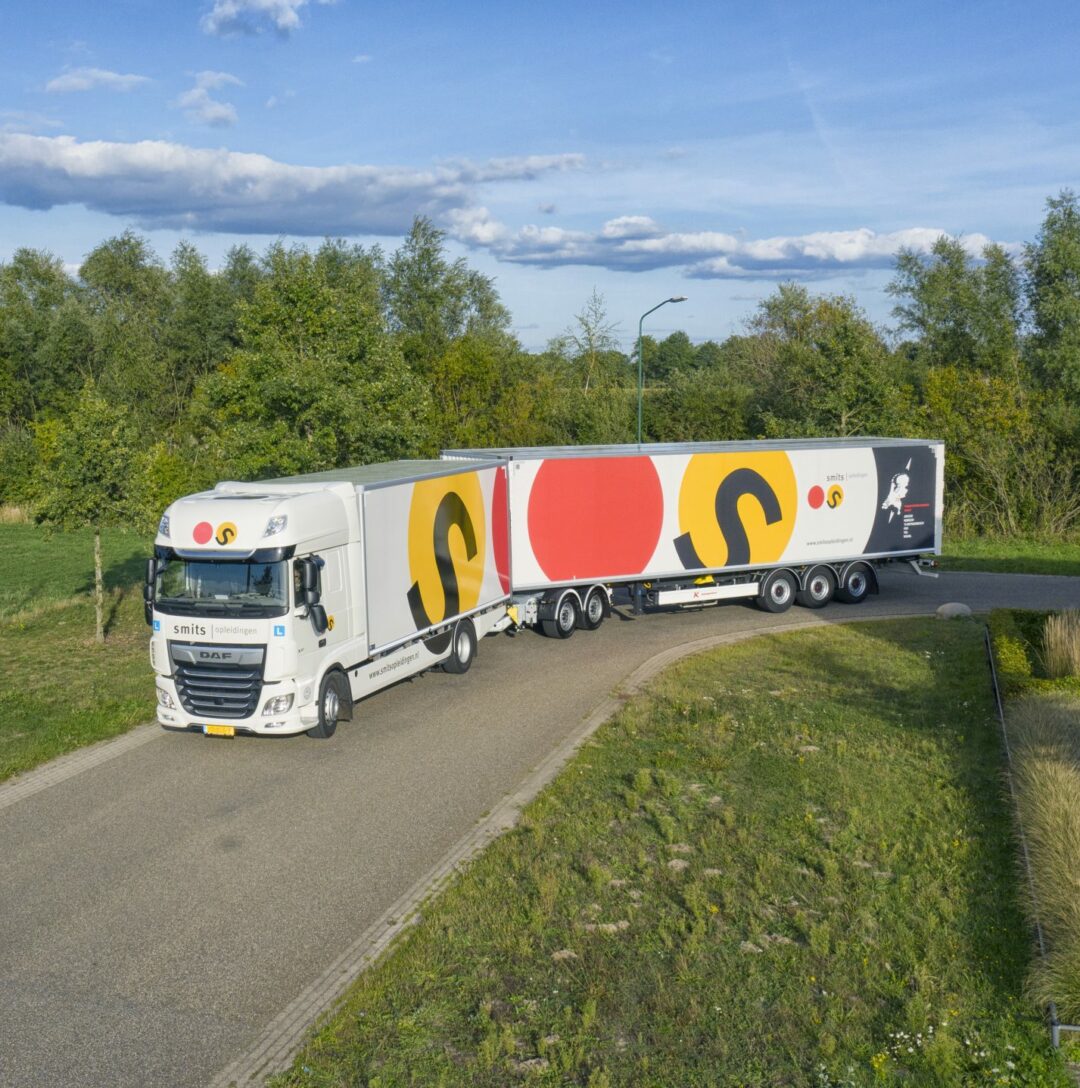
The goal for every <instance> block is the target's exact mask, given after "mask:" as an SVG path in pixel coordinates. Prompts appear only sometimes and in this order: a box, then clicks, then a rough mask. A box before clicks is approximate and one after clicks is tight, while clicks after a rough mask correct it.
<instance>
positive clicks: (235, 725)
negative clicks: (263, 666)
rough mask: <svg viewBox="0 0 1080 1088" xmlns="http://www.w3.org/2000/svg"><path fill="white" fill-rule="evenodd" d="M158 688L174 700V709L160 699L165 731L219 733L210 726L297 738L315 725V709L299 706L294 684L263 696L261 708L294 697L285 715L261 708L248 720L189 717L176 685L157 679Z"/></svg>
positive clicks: (159, 714)
mask: <svg viewBox="0 0 1080 1088" xmlns="http://www.w3.org/2000/svg"><path fill="white" fill-rule="evenodd" d="M155 679H156V682H157V686H158V689H159V690H160V691H163V692H165V693H166V695H168V697H169V698H170V699H171V700H172V704H173V705H172V706H163V705H162V703H161V700H160V697H159V699H158V707H157V721H158V724H159V725H160V726H162V727H163V728H165V729H174V730H178V731H181V732H198V733H214V732H217V731H218V730H216V729H214V728H208V727H225V729H231V730H232V731H233V733H232V734H227V735H235V734H246V735H248V736H276V737H287V736H295V735H296V734H297V733H304V732H306V731H307V730H308V729H310V728H311V727H312V726H313V725H314V724H315V713H316V711H315V707H314V706H311V705H309V706H298V705H297V699H298V695H299V693H298V692H297V691H296V687H295V685H294V684H275V685H274V686H273V688H272V689H270V690H269V691H268V690H267V688H266V687H264V688H263V692H262V694H261V695H260V699H259V703H260V708H261V707H262V706H265V704H266V702H267V700H268V699H270V698H272V697H274V696H278V695H289V694H292V696H293V705H292V707H291V708H290V709H289V710H287V711H286V712H285V713H283V714H270V715H265V716H264V715H263V713H262V711H261V709H260V710H259V711H257V712H256V713H254V714H251V715H249V716H248V717H246V718H224V717H222V718H207V717H203V716H201V715H194V714H189V713H188V712H187V711H186V710H185V709H184V708H183V706H182V705H181V702H180V696H179V694H178V693H177V690H176V686H175V684H174V683H173V682H172V680H171V679H169V678H168V677H166V676H157V677H156V678H155Z"/></svg>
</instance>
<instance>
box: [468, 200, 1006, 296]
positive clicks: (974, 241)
mask: <svg viewBox="0 0 1080 1088" xmlns="http://www.w3.org/2000/svg"><path fill="white" fill-rule="evenodd" d="M449 219H450V224H451V228H450V229H451V233H452V234H453V236H454V237H455V238H457V239H458V241H461V242H463V243H465V244H466V245H471V246H476V247H482V248H486V249H489V250H490V251H491V252H492V253H493V254H494V255H495V256H496V257H498V258H499V259H500V260H503V261H508V262H511V263H514V264H528V265H534V266H539V267H544V268H552V267H559V266H567V265H587V266H594V267H599V268H605V269H608V270H609V271H613V272H633V271H650V270H652V269H657V268H681V269H682V272H683V275H685V276H687V277H688V278H691V279H731V278H754V279H769V278H782V277H791V276H802V275H811V274H817V275H821V274H829V273H832V272H840V271H844V270H857V269H865V268H888V267H891V266H892V264H893V262H894V261H895V258H896V253H897V251H898V250H899V249H901V248H907V249H913V250H915V251H916V252H918V253H928V252H929V251H930V249H931V247H932V246H933V244H934V242H935V241H936V240H937V239H938V238H940V237H941V236H942V235H943V234H945V233H946V232H945V231H943V230H938V229H936V228H930V227H911V228H907V229H905V230H899V231H893V232H891V233H885V234H878V233H876V232H874V231H872V230H868V229H867V228H865V227H861V228H858V229H856V230H837V231H817V232H814V233H810V234H801V235H787V236H778V237H772V238H756V239H754V238H751V239H747V238H741V237H737V236H736V235H734V234H727V233H723V232H720V231H689V232H672V231H665V230H663V229H662V228H661V227H660V226H659V225H658V224H657V223H656V222H655V220H653V219H651V218H650V217H648V216H640V215H635V216H620V217H618V218H616V219H610V220H608V221H607V222H606V223H604V224H603V225H602V226H601V227H600V229H599V230H598V231H580V230H565V229H563V228H561V227H540V226H535V225H529V226H525V227H522V228H521V229H520V230H518V231H516V232H513V231H510V230H509V229H507V228H506V227H505V226H503V225H502V224H500V223H498V222H497V221H496V220H494V219H492V218H491V217H490V216H489V215H488V214H487V212H486V209H469V210H467V211H462V212H455V213H453V214H452V215H451V216H450V217H449ZM990 241H991V239H989V238H988V237H986V236H985V235H983V234H969V235H964V236H962V237H961V238H960V242H961V244H962V245H963V246H964V249H965V251H966V252H968V253H970V254H971V255H972V256H974V257H978V256H980V255H981V253H982V251H983V248H984V247H985V246H987V245H989V244H990ZM1007 248H1009V249H1011V250H1012V251H1014V252H1015V251H1016V250H1017V248H1018V247H1017V246H1016V245H1013V244H1010V245H1009V246H1008V247H1007Z"/></svg>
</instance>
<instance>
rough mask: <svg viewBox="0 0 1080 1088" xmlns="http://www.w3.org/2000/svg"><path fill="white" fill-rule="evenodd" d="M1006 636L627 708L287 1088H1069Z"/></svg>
mask: <svg viewBox="0 0 1080 1088" xmlns="http://www.w3.org/2000/svg"><path fill="white" fill-rule="evenodd" d="M1000 769H1001V764H1000V750H999V745H998V741H997V733H996V731H995V725H994V721H993V717H992V707H991V703H990V698H989V692H988V685H987V680H986V669H985V660H984V657H983V646H982V638H981V628H979V627H977V626H976V625H975V624H973V623H970V622H965V621H957V622H953V623H947V624H946V623H941V622H940V621H922V620H919V621H908V622H905V623H880V624H873V625H869V624H867V625H861V626H858V627H852V626H845V627H837V628H831V629H827V630H823V631H814V632H811V633H801V634H797V635H784V636H773V637H770V638H765V639H756V640H754V641H753V642H750V643H747V644H744V645H741V646H736V647H733V648H726V649H724V650H723V651H720V652H717V653H713V654H709V655H703V656H701V657H699V658H695V659H693V660H691V661H689V662H685V663H683V664H681V665H679V666H677V667H675V668H673V669H672V670H670V671H669V672H668V673H666V674H665V675H664V676H663V677H661V678H660V679H659V680H658V681H657V682H656V683H655V684H654V686H653V687H652V689H651V691H650V693H649V694H648V695H647V696H644V697H641V698H639V699H636V700H634V701H633V702H631V703H629V704H628V705H627V706H626V707H625V708H624V709H623V710H622V711H621V712H620V713H619V714H618V715H617V716H616V718H615V719H614V720H613V721H612V722H610V723H608V724H607V725H606V726H604V727H603V728H602V729H601V730H600V731H599V732H598V733H597V734H596V735H595V737H594V738H593V740H592V741H591V742H590V743H589V744H588V745H587V746H586V747H585V748H584V749H583V750H582V751H581V752H580V753H579V754H578V755H577V756H576V757H575V758H574V759H573V760H572V761H571V763H570V764H569V765H568V767H567V768H566V769H565V770H564V772H563V773H562V774H561V775H560V777H559V778H558V779H557V780H556V782H555V783H553V785H552V786H551V787H550V788H549V789H548V790H547V791H545V793H544V794H543V795H542V796H541V797H539V798H538V799H537V800H536V801H535V802H534V803H533V804H532V805H530V806H529V807H528V809H527V810H526V812H525V813H524V814H523V817H522V820H521V822H520V824H519V826H518V827H517V828H516V829H515V830H514V831H512V832H511V833H509V834H508V835H506V836H505V837H503V838H502V839H500V840H499V841H498V842H496V843H495V844H494V845H493V846H492V847H490V848H489V849H488V850H487V851H486V852H485V853H484V855H483V856H482V857H480V858H479V859H477V860H476V862H475V863H473V864H472V865H471V866H470V867H469V869H468V870H467V871H466V872H465V874H464V875H463V876H462V877H461V878H460V879H458V880H457V881H456V882H455V883H454V884H453V885H452V886H451V887H450V888H448V889H447V890H446V891H445V892H444V893H443V894H441V895H440V896H438V897H437V898H436V899H435V900H434V901H433V902H431V903H430V904H429V905H428V907H427V909H426V910H425V912H424V917H423V920H422V921H421V922H420V923H419V925H418V926H417V927H416V928H415V929H413V930H412V931H411V932H410V933H409V934H408V935H407V936H406V937H404V938H403V940H402V941H401V942H400V944H399V945H398V946H397V948H396V949H395V950H394V952H393V953H392V954H391V955H390V956H389V957H388V958H387V959H385V960H384V961H383V962H382V963H381V964H379V965H378V966H377V967H376V968H375V969H373V970H372V971H370V972H368V973H367V974H365V975H364V976H363V977H362V978H361V979H360V980H359V981H358V983H357V984H356V986H355V987H354V988H353V990H352V991H351V993H350V994H349V995H348V997H347V999H346V1000H345V1001H344V1002H343V1004H342V1005H341V1007H340V1009H339V1010H338V1012H337V1013H336V1015H335V1016H334V1017H333V1018H332V1019H330V1020H329V1021H328V1022H327V1023H326V1024H325V1025H324V1026H323V1027H322V1029H321V1030H320V1031H319V1032H318V1033H317V1034H316V1035H315V1036H314V1037H313V1038H312V1040H311V1041H310V1043H309V1044H308V1046H307V1047H306V1048H305V1049H304V1051H303V1052H302V1053H301V1054H300V1056H299V1057H298V1058H297V1061H296V1063H295V1065H294V1067H293V1069H292V1070H291V1072H290V1073H288V1074H287V1075H284V1076H282V1077H280V1078H278V1079H276V1080H275V1081H274V1084H276V1085H278V1086H279V1088H281V1086H285V1085H289V1086H294V1088H300V1086H304V1088H316V1086H328V1085H344V1084H349V1085H368V1086H372V1088H374V1086H377V1085H378V1086H388V1085H394V1086H396V1085H410V1084H417V1085H447V1086H451V1085H470V1086H472V1085H476V1086H488V1085H490V1086H494V1085H500V1086H501V1085H507V1084H513V1083H528V1084H530V1085H533V1084H535V1085H590V1086H592V1088H601V1086H605V1085H607V1086H614V1085H657V1086H660V1085H664V1086H666V1085H710V1086H713V1085H715V1086H735V1085H750V1084H752V1085H777V1086H779V1085H796V1084H815V1085H818V1086H828V1085H841V1084H843V1085H871V1084H873V1085H880V1084H892V1085H901V1084H902V1085H905V1086H912V1085H926V1086H929V1085H934V1086H941V1085H991V1084H994V1085H1002V1084H1007V1085H1018V1084H1026V1085H1064V1084H1066V1083H1067V1081H1066V1079H1065V1074H1064V1070H1063V1067H1062V1065H1061V1063H1060V1060H1059V1058H1058V1056H1057V1055H1056V1054H1054V1053H1053V1051H1052V1050H1051V1049H1050V1047H1049V1044H1048V1041H1047V1034H1046V1031H1045V1029H1044V1027H1043V1026H1042V1024H1041V1023H1040V1020H1039V1017H1038V1014H1037V1012H1036V1010H1035V1009H1034V1008H1033V1006H1031V1005H1030V1004H1029V1003H1028V1002H1027V1001H1026V1000H1025V998H1024V997H1023V993H1022V988H1023V981H1024V977H1025V972H1026V970H1027V967H1028V961H1029V955H1028V954H1029V949H1030V940H1029V933H1028V930H1027V927H1026V925H1025V922H1024V918H1023V914H1022V910H1021V907H1020V905H1019V902H1018V891H1017V881H1016V872H1015V868H1014V865H1013V851H1012V841H1011V831H1010V821H1009V814H1008V811H1007V807H1006V806H1005V805H1004V804H1002V799H1001V791H1000Z"/></svg>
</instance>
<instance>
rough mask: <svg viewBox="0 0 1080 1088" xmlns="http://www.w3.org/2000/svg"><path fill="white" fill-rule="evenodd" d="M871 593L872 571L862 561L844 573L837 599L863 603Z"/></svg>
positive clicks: (848, 602) (850, 602)
mask: <svg viewBox="0 0 1080 1088" xmlns="http://www.w3.org/2000/svg"><path fill="white" fill-rule="evenodd" d="M869 593H870V572H869V571H868V570H867V569H866V567H865V566H863V565H862V564H861V563H860V564H859V565H858V566H854V567H852V568H851V569H850V570H848V571H847V572H846V573H845V574H844V580H843V582H842V583H841V584H840V588H839V589H838V590H837V591H836V599H837V600H838V601H843V602H844V603H845V604H861V603H862V602H863V601H865V600H866V598H867V596H868V595H869Z"/></svg>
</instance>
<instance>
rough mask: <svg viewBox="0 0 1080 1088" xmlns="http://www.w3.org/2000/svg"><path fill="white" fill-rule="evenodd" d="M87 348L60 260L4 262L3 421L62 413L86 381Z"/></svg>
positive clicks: (0, 295) (0, 335)
mask: <svg viewBox="0 0 1080 1088" xmlns="http://www.w3.org/2000/svg"><path fill="white" fill-rule="evenodd" d="M88 350H89V341H88V336H87V329H86V319H85V315H84V314H83V312H82V308H81V306H80V303H79V299H78V293H77V288H76V284H75V282H74V280H73V279H72V278H71V277H70V276H69V275H68V274H67V273H66V272H65V271H64V266H63V264H62V262H61V261H60V260H59V259H58V258H56V257H53V256H52V255H50V254H48V253H44V252H41V251H38V250H32V249H19V250H16V252H15V255H14V256H13V257H12V259H11V261H10V262H9V263H7V264H0V418H2V419H5V420H8V421H10V422H12V423H26V422H29V421H31V420H36V419H40V418H44V417H45V416H47V415H49V414H50V413H55V412H57V411H63V410H64V409H65V408H66V406H67V405H68V403H69V402H70V400H71V398H72V397H73V396H74V395H75V394H76V393H77V391H78V389H79V388H80V386H81V384H82V382H83V380H85V376H86V375H85V363H86V359H87V355H88Z"/></svg>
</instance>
